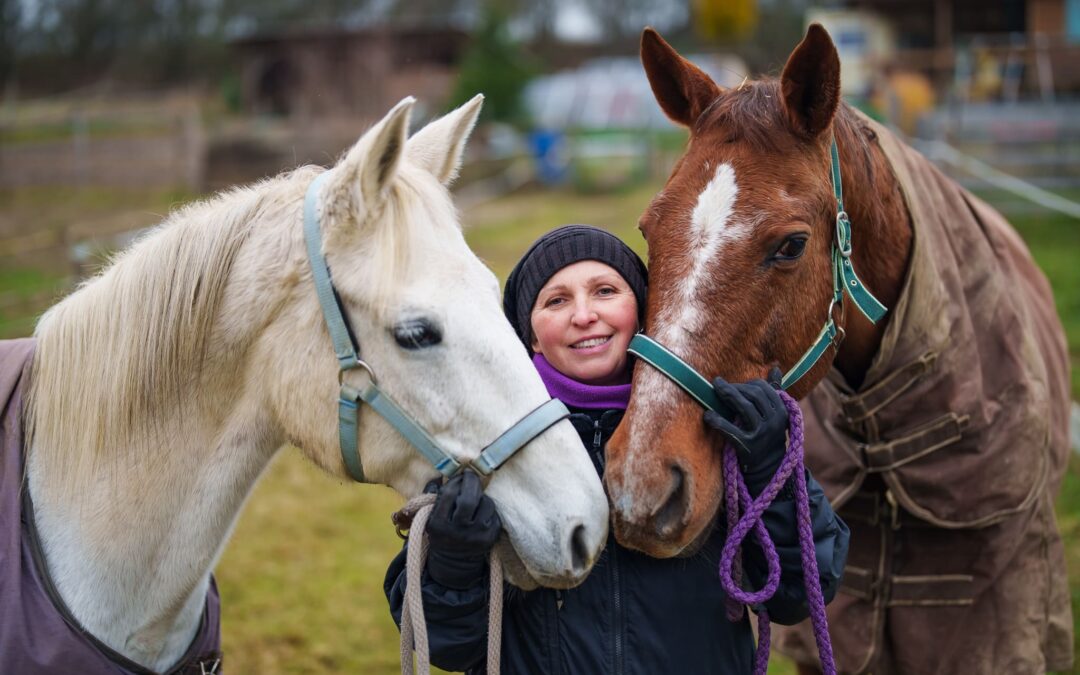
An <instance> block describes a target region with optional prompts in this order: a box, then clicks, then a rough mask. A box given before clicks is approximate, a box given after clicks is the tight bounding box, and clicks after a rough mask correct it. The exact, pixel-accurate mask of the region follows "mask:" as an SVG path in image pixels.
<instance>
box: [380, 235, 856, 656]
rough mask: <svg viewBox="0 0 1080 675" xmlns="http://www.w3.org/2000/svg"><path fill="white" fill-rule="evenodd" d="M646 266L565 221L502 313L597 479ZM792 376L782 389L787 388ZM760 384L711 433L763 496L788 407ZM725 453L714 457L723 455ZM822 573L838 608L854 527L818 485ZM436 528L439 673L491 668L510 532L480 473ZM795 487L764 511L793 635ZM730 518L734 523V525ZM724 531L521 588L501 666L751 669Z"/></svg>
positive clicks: (447, 489) (459, 480)
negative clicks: (494, 593) (498, 550)
mask: <svg viewBox="0 0 1080 675" xmlns="http://www.w3.org/2000/svg"><path fill="white" fill-rule="evenodd" d="M646 274H647V273H646V270H645V265H644V264H643V263H642V262H641V259H640V258H638V257H637V255H636V254H635V253H634V252H633V251H632V250H630V248H629V247H628V246H626V244H624V243H623V242H622V241H620V240H619V239H618V238H617V237H615V236H614V235H612V234H610V233H608V232H606V231H604V230H600V229H598V228H594V227H588V226H584V225H568V226H564V227H561V228H558V229H556V230H553V231H552V232H549V233H548V234H546V235H544V236H543V237H541V238H540V239H539V240H538V241H537V242H536V243H534V244H533V245H532V247H531V248H529V250H528V251H527V252H526V253H525V255H524V256H523V257H522V259H521V260H520V261H519V262H518V264H517V266H516V267H515V268H514V270H513V271H512V272H511V273H510V277H509V279H508V280H507V282H506V290H505V293H504V299H503V307H504V310H505V312H506V315H507V318H508V319H509V320H510V322H511V324H513V326H514V329H515V330H516V331H517V334H518V335H519V336H520V337H521V339H522V342H524V343H525V346H526V348H527V349H528V350H529V352H530V353H531V354H532V355H533V362H534V363H535V364H536V368H537V371H538V372H539V373H540V376H541V378H542V379H543V380H544V383H545V384H546V385H547V388H548V391H549V393H550V394H551V395H552V396H553V397H556V398H559V399H560V400H562V401H563V402H564V403H565V404H566V405H567V407H568V408H569V409H570V411H571V413H572V415H571V417H570V420H571V422H572V423H573V424H574V427H575V428H576V429H577V430H578V432H579V433H580V434H581V439H582V442H584V444H585V447H586V448H587V449H588V451H589V455H590V457H592V460H593V463H594V465H595V466H596V470H597V471H598V472H599V473H600V474H601V476H602V475H603V471H604V448H605V446H606V444H607V441H608V439H609V438H610V437H611V434H612V432H613V431H614V430H615V427H616V426H617V425H618V424H619V421H620V420H621V419H622V416H623V413H624V411H625V409H626V404H627V402H628V400H629V397H630V372H631V368H630V365H631V364H630V361H629V358H628V357H629V355H628V353H627V346H628V345H629V343H630V339H631V338H632V337H633V336H634V334H635V333H636V332H637V330H638V328H639V326H640V325H641V321H642V315H643V312H644V307H645V291H646V280H647V276H646ZM778 374H779V371H775V373H773V375H771V376H770V379H775V381H776V382H778V381H779V378H778ZM775 386H776V385H770V384H768V383H766V382H765V381H763V380H757V381H754V382H749V383H746V384H731V383H728V382H725V381H724V380H722V379H720V378H717V379H716V381H715V382H714V387H715V389H716V393H717V395H718V396H719V397H720V399H721V400H722V401H724V402H725V403H728V404H729V405H730V406H731V407H732V408H733V409H734V410H739V411H741V415H740V419H739V426H735V425H733V424H731V423H730V422H728V421H727V420H724V419H723V418H721V417H719V416H718V415H715V414H712V413H706V415H705V419H704V421H705V423H707V424H709V426H710V427H712V428H714V429H715V430H716V431H717V432H718V434H719V437H720V438H721V439H726V440H729V441H731V442H733V443H734V445H735V447H737V448H739V449H740V452H741V457H740V460H741V461H740V468H741V470H742V472H743V477H744V478H745V480H746V484H747V487H748V489H749V491H750V493H751V494H752V495H754V496H757V495H758V494H760V493H761V492H762V491H763V490H764V489H765V487H766V486H767V485H768V483H769V481H770V479H771V478H772V476H773V474H774V473H775V472H776V470H777V468H778V467H779V466H780V463H781V461H782V459H783V457H784V452H785V444H786V432H787V426H788V415H787V410H786V409H785V408H784V405H783V404H782V402H781V400H780V397H779V396H778V394H777V393H776V391H775V389H774V387H775ZM719 449H720V448H719V443H718V448H717V451H718V452H719ZM807 486H808V489H809V494H810V501H811V504H810V507H811V519H812V524H813V533H814V543H815V548H816V551H817V562H818V568H819V570H820V575H821V584H822V588H823V591H824V595H825V600H826V602H828V601H830V600H832V597H833V595H835V593H836V588H837V585H838V583H839V579H840V573H841V571H842V570H843V567H844V561H845V558H846V556H847V543H848V530H847V526H846V525H845V524H844V523H843V522H842V521H840V520H839V519H838V518H837V517H836V515H835V514H834V513H833V510H832V508H831V506H830V505H829V503H828V501H827V500H826V499H825V496H824V493H823V492H822V490H821V488H820V486H818V484H817V483H816V482H815V481H813V479H812V478H810V477H809V476H808V480H807ZM429 487H431V488H432V489H434V490H437V492H438V497H437V499H436V502H435V507H434V510H433V511H432V514H431V518H430V520H429V521H428V529H427V532H428V537H429V540H430V552H429V557H428V562H427V567H426V570H425V573H424V576H423V580H424V581H423V584H424V586H423V596H424V606H425V612H426V617H427V624H428V639H429V642H430V647H431V662H432V663H433V664H435V665H438V666H439V667H441V668H444V669H447V670H464V671H467V672H483V670H484V667H485V663H484V657H485V650H486V640H487V589H488V584H487V567H486V565H487V557H488V552H489V551H490V550H491V547H492V546H493V545H494V543H495V540H496V539H497V538H498V536H499V530H500V527H501V525H500V522H499V518H498V514H497V512H496V511H495V506H494V503H493V502H492V501H491V500H490V499H489V498H487V497H486V496H484V495H483V493H482V489H481V484H480V481H479V479H478V478H477V476H476V475H475V474H473V473H471V472H465V473H462V474H459V475H458V476H455V477H454V478H453V479H451V480H450V481H448V482H447V483H446V484H445V485H442V486H441V487H440V486H438V485H437V484H434V483H433V484H432V485H431V486H429ZM792 495H793V492H792V490H790V489H786V488H785V489H784V490H782V491H781V493H780V496H779V497H778V498H777V500H776V501H775V502H774V503H773V505H772V506H770V507H769V509H768V510H767V511H766V512H765V516H764V520H765V523H766V527H767V528H768V530H769V534H770V535H771V537H772V539H773V541H774V542H775V544H776V548H777V552H778V553H779V555H780V563H781V570H782V573H781V579H780V587H779V589H778V590H777V593H776V595H774V596H773V598H772V599H771V600H770V601H769V602H767V603H765V608H766V609H767V610H768V612H769V616H770V618H771V619H772V620H773V621H775V622H777V623H783V624H792V623H797V622H798V621H801V620H802V619H804V618H806V617H807V615H808V608H807V603H806V597H805V591H804V584H803V577H802V567H801V563H800V558H799V555H800V554H799V545H798V535H797V527H796V520H795V508H794V502H793V501H792ZM721 520H722V519H721ZM725 536H726V532H725V531H724V528H723V526H722V525H718V527H717V529H716V531H715V532H714V533H713V534H712V535H711V536H709V538H708V539H707V540H706V541H705V542H704V545H703V546H702V547H701V548H700V549H699V550H698V551H697V552H696V553H695V554H694V555H692V556H690V557H687V558H673V559H666V560H659V559H655V558H650V557H648V556H646V555H643V554H641V553H638V552H636V551H633V550H630V549H626V548H623V547H622V546H620V545H619V544H618V542H616V541H615V539H614V537H610V538H609V540H608V545H607V548H606V549H605V550H604V552H603V553H602V555H601V556H600V558H599V560H598V561H597V563H596V566H595V567H594V568H593V571H592V572H591V573H590V575H589V576H588V578H586V580H585V581H584V582H583V583H582V584H581V585H580V586H578V587H577V588H573V589H569V590H561V591H560V590H552V589H537V590H534V591H522V590H520V589H517V588H514V587H511V586H508V587H507V596H506V600H505V607H504V612H503V613H504V617H503V630H502V635H503V638H502V639H503V645H502V663H501V670H502V672H503V673H506V674H507V675H509V674H511V673H545V674H548V673H551V674H554V673H590V674H592V673H648V674H650V675H656V674H658V673H679V674H683V673H749V672H751V668H752V665H753V651H754V641H753V634H752V633H751V630H750V623H749V620H748V618H747V617H746V616H745V614H744V616H743V618H742V619H740V620H739V621H736V622H732V621H729V620H728V619H727V617H726V607H725V597H726V596H725V594H724V592H723V590H722V589H721V586H720V581H719V579H718V572H717V564H718V562H719V559H720V550H721V547H722V546H723V543H724V538H725ZM743 571H744V574H745V577H746V579H747V581H748V582H749V584H750V585H751V586H752V587H753V588H760V587H761V586H763V585H764V583H765V577H766V574H767V568H766V564H765V559H764V556H763V555H762V554H761V552H760V550H759V549H758V548H757V547H756V546H754V545H752V544H749V545H747V546H745V547H744V553H743ZM404 588H405V551H402V552H401V554H399V555H398V556H397V558H395V559H394V561H393V562H392V563H391V565H390V569H389V570H388V571H387V576H386V582H385V590H386V594H387V598H388V599H389V601H390V608H391V613H392V614H393V616H394V620H395V621H397V622H398V624H399V625H400V621H401V608H402V604H403V600H404Z"/></svg>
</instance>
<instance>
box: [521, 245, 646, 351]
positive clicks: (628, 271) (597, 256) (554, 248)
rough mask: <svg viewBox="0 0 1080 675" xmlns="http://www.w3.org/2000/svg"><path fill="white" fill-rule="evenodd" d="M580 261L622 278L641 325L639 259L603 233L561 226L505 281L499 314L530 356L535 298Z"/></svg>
mask: <svg viewBox="0 0 1080 675" xmlns="http://www.w3.org/2000/svg"><path fill="white" fill-rule="evenodd" d="M582 260H596V261H598V262H602V263H604V264H605V265H608V266H609V267H611V268H612V269H614V270H615V271H616V272H618V273H619V274H620V275H622V278H623V279H626V283H627V284H629V285H630V290H632V291H633V292H634V297H636V298H637V305H638V323H639V324H641V323H643V322H644V317H645V289H646V287H647V286H648V283H649V276H648V272H647V271H646V269H645V263H643V262H642V261H641V258H639V257H638V255H637V254H636V253H634V251H633V250H632V249H631V248H630V247H629V246H627V245H626V244H624V243H623V241H622V240H621V239H619V238H618V237H616V236H615V235H613V234H611V233H610V232H608V231H606V230H601V229H600V228H598V227H592V226H591V225H563V226H562V227H558V228H556V229H554V230H552V231H551V232H548V233H547V234H545V235H544V236H542V237H540V238H539V239H537V240H536V242H535V243H533V245H532V246H530V247H529V250H528V251H526V252H525V255H523V256H521V260H519V261H518V263H517V265H514V269H513V271H511V272H510V276H509V277H507V279H506V289H505V290H504V291H503V312H504V313H505V314H506V318H508V319H509V320H510V325H512V326H513V327H514V331H515V332H516V333H517V334H518V337H519V338H521V341H522V342H524V343H525V348H526V349H528V350H529V353H530V354H532V322H531V321H530V318H531V316H532V309H533V305H534V304H536V296H537V295H539V294H540V289H541V288H543V287H544V284H546V283H547V282H548V280H549V279H551V277H553V276H555V273H556V272H558V271H559V270H561V269H562V268H564V267H566V266H567V265H572V264H574V263H576V262H581V261H582Z"/></svg>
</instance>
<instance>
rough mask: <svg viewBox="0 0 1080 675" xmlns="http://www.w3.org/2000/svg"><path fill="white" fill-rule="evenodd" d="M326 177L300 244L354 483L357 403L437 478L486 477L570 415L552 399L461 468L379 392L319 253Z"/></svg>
mask: <svg viewBox="0 0 1080 675" xmlns="http://www.w3.org/2000/svg"><path fill="white" fill-rule="evenodd" d="M328 175H330V172H329V171H327V172H325V173H322V174H320V175H319V176H318V177H317V178H315V180H313V181H312V182H311V185H309V186H308V189H307V194H306V195H305V196H304V242H305V244H306V245H307V254H308V262H309V263H311V274H312V277H313V279H314V281H315V291H316V293H317V294H318V296H319V305H320V306H321V307H322V313H323V319H324V320H325V321H326V328H327V330H328V331H329V333H330V339H331V340H332V341H333V343H334V354H335V355H336V356H337V360H338V384H339V385H340V386H341V391H340V394H339V397H338V438H339V441H340V444H341V458H342V459H343V460H344V462H345V467H346V469H347V470H348V472H349V475H350V476H352V478H353V480H355V481H357V482H360V483H366V482H368V481H367V480H366V478H365V477H364V466H363V464H362V463H361V461H360V452H359V448H358V447H357V432H358V430H359V417H360V402H361V401H363V402H364V403H367V404H368V405H369V406H371V408H372V409H373V410H374V411H375V412H377V413H379V414H380V415H382V417H383V419H385V420H386V421H387V422H388V423H389V424H390V426H392V427H394V429H396V430H397V431H398V433H400V434H401V435H402V436H403V437H404V438H405V440H407V441H408V442H409V443H410V444H412V446H413V447H415V448H416V449H417V450H419V451H420V454H421V455H423V456H424V458H425V459H427V460H428V461H429V462H431V464H432V466H434V467H435V469H436V470H438V471H439V473H441V474H442V475H443V476H446V477H448V478H449V477H450V476H453V475H454V474H456V473H457V472H459V471H461V470H462V469H463V468H465V467H471V468H473V469H475V470H476V471H477V472H478V473H481V474H483V475H485V476H486V475H489V474H491V473H492V472H493V471H495V469H498V468H499V467H500V466H501V465H502V464H503V463H504V462H506V460H508V459H510V457H512V456H513V455H514V453H516V452H517V451H518V450H520V449H521V448H523V447H524V446H525V445H526V444H527V443H529V441H531V440H532V439H534V438H536V437H537V436H539V435H540V434H542V433H543V432H544V431H546V430H547V429H548V428H550V427H551V426H553V425H554V424H555V423H557V422H559V421H561V420H563V419H565V418H566V417H568V416H569V415H570V411H568V410H567V409H566V406H565V405H564V404H563V402H562V401H560V400H558V399H551V400H549V401H547V402H546V403H544V404H542V405H541V406H539V407H538V408H536V409H535V410H533V411H532V412H530V413H529V414H528V415H526V416H525V417H523V418H522V419H521V420H519V421H518V422H517V423H516V424H514V425H513V426H512V427H510V428H509V429H507V430H506V431H505V432H503V433H502V435H500V436H499V437H498V438H496V439H495V440H494V441H492V442H491V443H490V444H489V445H487V446H486V447H485V448H484V449H483V450H482V451H481V452H480V456H479V457H477V458H476V459H474V460H472V461H471V462H467V463H465V464H462V463H461V462H460V461H458V460H457V459H455V458H454V457H453V455H451V454H450V453H449V452H447V451H446V450H444V449H443V448H441V447H439V444H438V443H437V442H436V441H435V439H433V438H432V437H431V435H430V434H428V433H427V431H425V430H424V429H423V427H421V426H420V425H419V424H418V423H417V422H416V420H414V419H413V418H412V417H411V416H410V415H409V414H408V413H406V412H405V411H404V410H402V409H401V406H399V405H398V404H397V403H396V402H395V401H394V400H393V399H392V398H390V396H389V395H387V394H386V393H385V392H383V391H382V390H381V389H379V387H378V385H377V384H376V381H375V372H374V371H373V370H372V368H371V366H369V365H368V364H367V363H365V362H364V361H363V360H362V359H361V358H360V349H359V347H358V345H357V343H356V339H355V337H354V334H353V333H352V332H351V331H350V330H349V325H348V323H347V321H346V319H345V314H344V312H343V311H342V309H341V304H340V301H339V300H338V297H337V293H336V292H335V290H334V285H333V282H332V281H331V279H330V268H329V267H328V266H327V264H326V258H325V257H324V256H323V254H322V235H321V233H320V230H319V216H318V213H317V212H316V206H317V204H316V198H317V197H318V194H319V189H320V187H321V186H322V184H323V183H324V182H325V179H326V177H327V176H328ZM357 369H360V370H364V371H367V374H368V378H367V379H368V383H367V384H366V385H365V386H364V387H363V388H361V389H357V388H355V387H352V386H350V385H348V384H346V383H345V373H346V372H348V371H350V370H357Z"/></svg>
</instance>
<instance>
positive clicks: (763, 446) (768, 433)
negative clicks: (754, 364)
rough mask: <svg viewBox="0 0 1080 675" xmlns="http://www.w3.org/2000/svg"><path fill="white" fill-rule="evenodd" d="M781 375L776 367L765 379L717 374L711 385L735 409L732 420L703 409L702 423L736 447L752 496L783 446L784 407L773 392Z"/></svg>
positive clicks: (767, 477) (779, 460) (776, 462)
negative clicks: (730, 379) (734, 379)
mask: <svg viewBox="0 0 1080 675" xmlns="http://www.w3.org/2000/svg"><path fill="white" fill-rule="evenodd" d="M781 377H782V375H781V373H780V369H779V368H773V369H772V370H770V371H769V381H768V382H766V381H765V380H751V381H750V382H746V383H744V384H731V383H730V382H728V381H727V380H725V379H723V378H721V377H718V378H716V379H714V380H713V389H715V390H716V395H717V397H718V398H719V399H720V400H721V401H722V402H723V403H726V404H727V405H728V407H729V408H731V409H732V410H734V411H735V412H736V418H735V422H731V421H730V420H727V419H725V418H724V417H723V416H721V415H719V414H718V413H716V412H713V411H712V410H706V411H705V423H706V424H708V425H709V426H710V427H712V428H713V429H715V430H716V431H718V432H720V435H721V436H723V437H724V438H725V439H727V440H728V441H730V442H731V444H732V445H733V446H735V449H736V450H738V453H739V468H740V469H741V470H742V474H743V477H744V478H745V479H746V488H747V490H749V491H750V494H751V495H752V496H754V497H756V496H758V495H759V494H761V492H762V491H763V490H764V489H765V488H766V486H768V484H769V481H770V480H772V477H773V474H775V473H776V470H777V469H778V468H780V464H781V463H782V462H783V461H784V454H785V451H786V450H787V430H788V411H787V408H786V407H784V402H783V401H782V400H781V399H780V395H779V394H778V393H777V392H776V390H777V389H779V388H780V379H781Z"/></svg>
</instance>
